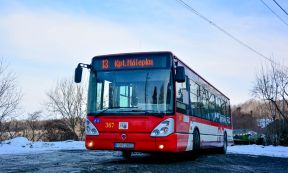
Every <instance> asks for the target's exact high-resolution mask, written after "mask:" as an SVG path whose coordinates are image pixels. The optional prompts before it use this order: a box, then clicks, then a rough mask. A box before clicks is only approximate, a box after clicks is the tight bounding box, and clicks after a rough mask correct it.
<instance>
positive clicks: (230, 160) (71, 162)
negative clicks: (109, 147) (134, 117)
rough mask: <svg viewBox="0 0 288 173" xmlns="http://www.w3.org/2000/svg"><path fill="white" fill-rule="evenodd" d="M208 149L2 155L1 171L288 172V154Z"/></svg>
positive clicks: (73, 151) (75, 151) (79, 151)
mask: <svg viewBox="0 0 288 173" xmlns="http://www.w3.org/2000/svg"><path fill="white" fill-rule="evenodd" d="M207 153H208V152H205V153H203V154H202V155H201V156H200V157H198V158H193V157H190V156H188V155H183V154H180V155H161V156H159V155H149V154H138V153H136V154H134V155H133V157H132V159H130V160H125V159H123V158H122V157H121V153H120V152H108V151H96V152H95V151H86V150H69V151H67V150H66V151H53V152H47V153H39V154H22V155H1V156H0V172H1V173H2V172H73V173H74V172H83V173H90V172H91V173H92V172H101V173H106V172H109V173H110V172H117V173H122V172H141V173H154V172H163V173H170V172H172V173H178V172H185V173H188V172H197V173H202V172H213V173H231V172H237V173H250V172H259V173H260V172H261V173H268V172H273V173H282V172H283V173H288V159H287V158H286V159H285V158H274V157H262V156H249V155H235V154H227V155H219V154H207Z"/></svg>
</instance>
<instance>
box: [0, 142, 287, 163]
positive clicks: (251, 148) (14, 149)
mask: <svg viewBox="0 0 288 173" xmlns="http://www.w3.org/2000/svg"><path fill="white" fill-rule="evenodd" d="M54 150H85V145H84V142H83V141H71V140H68V141H62V142H31V141H29V140H28V139H27V138H24V137H17V138H14V139H11V140H7V141H3V142H2V143H1V144H0V154H27V153H39V152H41V153H43V152H51V151H54ZM228 153H233V154H249V155H260V156H271V157H285V158H288V147H281V146H277V147H274V146H261V145H235V146H230V147H228Z"/></svg>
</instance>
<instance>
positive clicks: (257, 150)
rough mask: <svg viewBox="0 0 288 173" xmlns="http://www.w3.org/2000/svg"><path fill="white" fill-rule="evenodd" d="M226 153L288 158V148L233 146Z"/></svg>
mask: <svg viewBox="0 0 288 173" xmlns="http://www.w3.org/2000/svg"><path fill="white" fill-rule="evenodd" d="M227 152H228V153H233V154H250V155H259V156H271V157H285V158H288V147H282V146H276V147H275V146H271V145H270V146H262V145H235V146H231V147H228V151H227Z"/></svg>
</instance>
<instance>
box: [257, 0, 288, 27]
mask: <svg viewBox="0 0 288 173" xmlns="http://www.w3.org/2000/svg"><path fill="white" fill-rule="evenodd" d="M260 1H261V2H262V3H263V5H264V6H265V7H267V8H268V9H269V10H270V11H271V12H272V13H273V14H274V15H275V16H276V17H277V18H278V19H279V20H281V21H282V22H283V23H284V24H285V25H287V26H288V23H286V22H285V21H284V20H283V19H282V18H281V17H280V16H279V15H278V14H277V13H275V12H274V11H273V10H272V9H271V8H270V7H269V6H268V5H267V4H266V3H265V2H264V1H263V0H260Z"/></svg>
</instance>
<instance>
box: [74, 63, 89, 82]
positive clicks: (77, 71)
mask: <svg viewBox="0 0 288 173" xmlns="http://www.w3.org/2000/svg"><path fill="white" fill-rule="evenodd" d="M83 68H87V69H91V65H89V64H83V63H79V64H78V65H77V67H76V69H75V75H74V82H75V83H80V82H81V80H82V71H83Z"/></svg>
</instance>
